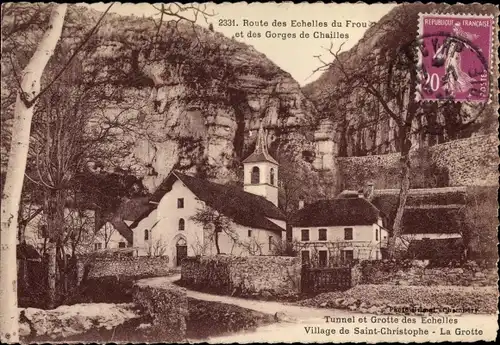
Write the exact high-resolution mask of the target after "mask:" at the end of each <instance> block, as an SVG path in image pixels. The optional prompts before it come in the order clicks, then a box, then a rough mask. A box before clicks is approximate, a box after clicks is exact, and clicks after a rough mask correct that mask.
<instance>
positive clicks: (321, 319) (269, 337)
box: [136, 274, 366, 344]
mask: <svg viewBox="0 0 500 345" xmlns="http://www.w3.org/2000/svg"><path fill="white" fill-rule="evenodd" d="M180 277H181V276H180V274H176V275H173V276H169V277H158V278H147V279H141V280H139V281H138V282H137V283H136V284H138V285H143V286H150V287H155V288H161V287H164V286H167V285H169V284H173V282H174V281H176V280H179V279H180ZM185 290H186V294H187V296H188V297H191V298H194V299H197V300H203V301H210V302H219V303H225V304H232V305H236V306H239V307H242V308H246V309H250V310H255V311H258V312H262V313H267V314H271V315H275V314H276V313H278V314H281V315H280V317H279V319H280V321H281V322H278V323H273V324H270V325H266V326H261V327H258V328H257V329H256V330H253V331H247V332H239V333H236V334H229V335H227V336H219V337H214V338H210V339H208V340H204V341H206V342H208V343H215V344H220V343H254V342H296V341H298V340H297V339H298V338H302V340H304V332H305V328H309V327H314V326H318V325H324V324H325V316H327V315H328V316H338V317H349V316H350V317H353V316H360V315H362V314H358V313H353V312H348V311H344V310H338V309H334V310H332V309H330V310H328V309H319V308H310V307H302V306H297V305H292V304H286V303H281V302H271V301H259V300H252V299H245V298H239V297H231V296H221V295H212V294H208V293H204V292H199V291H193V290H188V289H185ZM364 315H366V314H364ZM214 321H215V320H214ZM329 325H331V324H329ZM306 339H307V340H310V341H311V342H331V338H330V337H325V335H324V334H323V335H317V334H316V335H315V334H310V335H308V336H307V338H306Z"/></svg>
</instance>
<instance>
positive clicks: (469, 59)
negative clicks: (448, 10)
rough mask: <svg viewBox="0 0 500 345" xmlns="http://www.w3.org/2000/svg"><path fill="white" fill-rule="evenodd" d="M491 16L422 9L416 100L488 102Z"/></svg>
mask: <svg viewBox="0 0 500 345" xmlns="http://www.w3.org/2000/svg"><path fill="white" fill-rule="evenodd" d="M493 26H494V21H493V17H491V16H481V15H467V14H460V15H457V14H430V13H421V14H420V23H419V37H418V41H419V43H420V45H419V49H418V58H419V60H418V78H417V95H416V97H417V100H422V101H437V100H452V101H458V102H463V101H465V102H488V101H489V99H490V87H491V85H490V75H491V73H490V68H491V56H492V38H493V36H492V35H493Z"/></svg>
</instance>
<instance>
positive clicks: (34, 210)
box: [17, 205, 100, 254]
mask: <svg viewBox="0 0 500 345" xmlns="http://www.w3.org/2000/svg"><path fill="white" fill-rule="evenodd" d="M23 218H25V219H29V221H28V222H27V224H26V226H25V227H24V228H22V230H21V231H22V233H19V234H18V239H17V240H18V244H20V243H23V242H24V243H26V244H28V245H31V246H33V247H34V248H36V250H37V251H38V252H39V253H40V254H43V253H45V251H46V249H47V246H48V245H49V234H48V229H47V221H46V217H45V215H44V212H43V209H42V208H41V207H40V206H38V205H31V207H27V208H23ZM64 221H65V232H64V234H63V236H65V237H67V241H66V243H67V244H66V252H67V253H68V254H71V253H72V251H73V250H75V252H76V253H77V254H82V253H87V252H89V251H92V250H93V248H94V242H96V241H99V240H100V239H99V233H98V232H96V211H95V210H93V209H86V210H83V211H82V210H77V209H75V208H70V207H66V208H65V209H64Z"/></svg>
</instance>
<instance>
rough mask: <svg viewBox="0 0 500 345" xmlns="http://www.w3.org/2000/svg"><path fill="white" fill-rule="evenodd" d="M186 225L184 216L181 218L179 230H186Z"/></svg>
mask: <svg viewBox="0 0 500 345" xmlns="http://www.w3.org/2000/svg"><path fill="white" fill-rule="evenodd" d="M185 227H186V222H185V221H184V218H181V219H179V231H184V229H185Z"/></svg>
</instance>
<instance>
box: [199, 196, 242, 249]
mask: <svg viewBox="0 0 500 345" xmlns="http://www.w3.org/2000/svg"><path fill="white" fill-rule="evenodd" d="M191 219H192V220H193V221H194V222H195V223H198V224H200V225H201V226H202V227H203V231H205V232H206V234H207V236H206V238H207V239H208V240H210V241H211V242H213V243H214V245H215V249H216V251H217V254H220V253H221V251H220V245H219V236H220V234H222V233H223V234H226V235H227V236H228V237H229V238H231V239H233V240H236V238H235V236H236V234H235V233H234V230H233V226H232V221H231V219H229V218H228V217H226V216H225V215H223V214H222V213H220V212H219V211H217V210H215V209H213V208H212V207H210V206H208V205H204V206H203V207H202V208H200V209H198V210H197V211H196V213H195V214H194V216H192V217H191Z"/></svg>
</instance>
